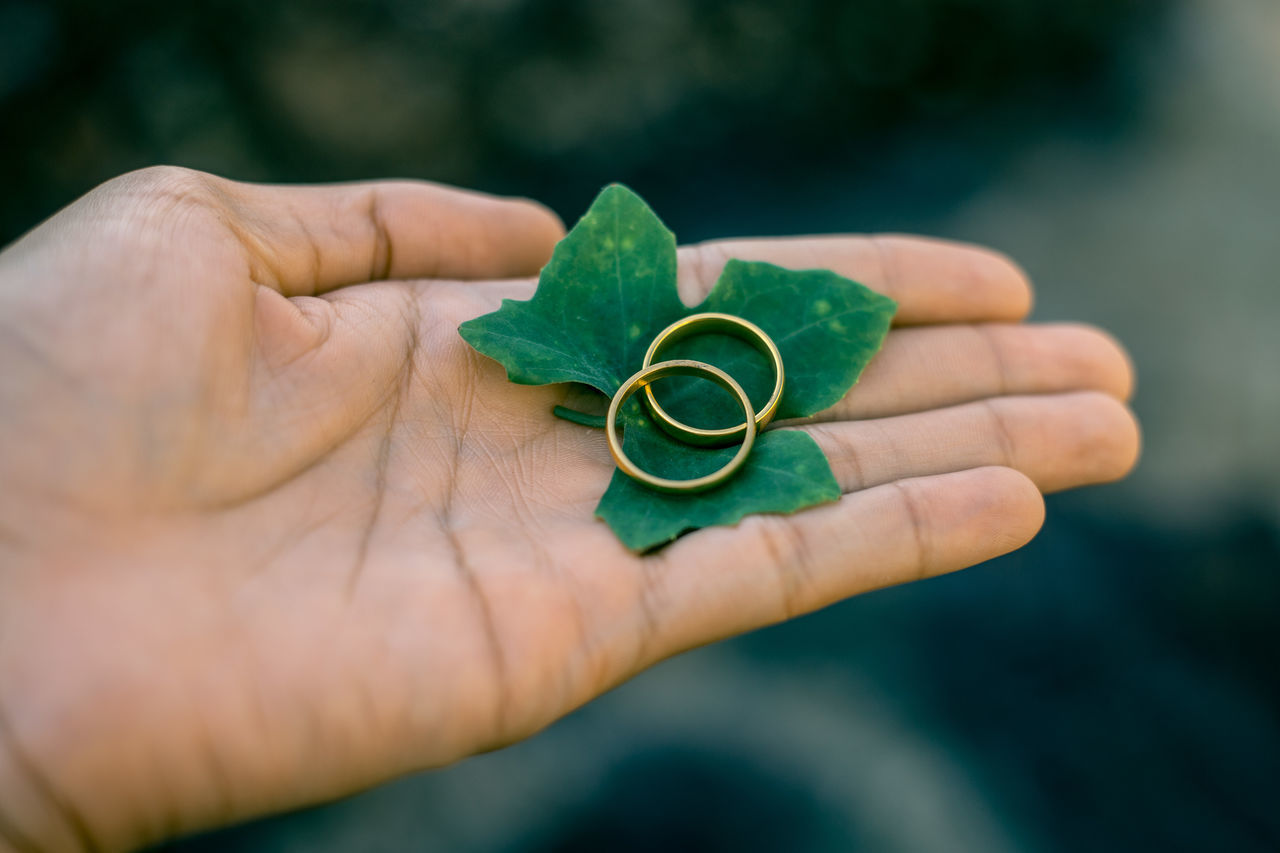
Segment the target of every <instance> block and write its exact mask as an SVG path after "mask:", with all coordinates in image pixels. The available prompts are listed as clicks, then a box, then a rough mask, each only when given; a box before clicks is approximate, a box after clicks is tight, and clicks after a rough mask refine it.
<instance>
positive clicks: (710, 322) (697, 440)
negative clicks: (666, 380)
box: [643, 312, 786, 447]
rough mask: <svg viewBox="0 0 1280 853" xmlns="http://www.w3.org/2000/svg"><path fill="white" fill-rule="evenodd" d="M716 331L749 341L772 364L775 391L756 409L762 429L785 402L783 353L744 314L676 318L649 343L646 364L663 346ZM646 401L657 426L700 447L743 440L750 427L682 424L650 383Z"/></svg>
mask: <svg viewBox="0 0 1280 853" xmlns="http://www.w3.org/2000/svg"><path fill="white" fill-rule="evenodd" d="M715 333H719V334H722V335H730V336H732V337H735V338H739V339H740V340H744V341H746V342H747V343H749V344H751V345H752V346H753V347H755V348H756V349H757V350H758V351H759V352H760V354H761V355H763V356H764V357H765V358H767V359H769V361H770V362H771V363H772V364H773V372H774V376H775V377H776V378H775V380H774V383H773V394H772V395H770V397H769V401H768V402H767V403H765V404H764V407H763V408H762V409H760V411H759V412H756V416H755V427H756V429H757V430H762V429H764V428H765V427H766V426H767V425H768V423H769V421H771V420H773V416H774V415H776V414H777V413H778V404H779V403H780V402H782V388H783V385H784V384H785V383H786V375H785V374H784V372H783V369H782V353H780V352H778V347H777V345H776V344H775V343H774V342H773V339H772V338H770V337H769V336H768V335H767V334H765V332H764V330H763V329H761V328H760V327H759V326H757V325H756V324H755V323H752V322H750V321H748V320H744V319H742V318H741V317H735V316H734V315H732V314H719V313H715V312H707V313H704V314H691V315H690V316H688V317H685V318H683V319H680V320H677V321H675V322H674V323H672V324H671V325H670V326H667V327H666V328H665V329H663V330H662V331H661V332H659V333H658V336H657V337H656V338H654V339H653V343H651V344H649V351H648V352H646V353H645V354H644V365H643V366H644V367H648V366H649V365H650V364H651V363H652V362H653V360H654V359H655V358H657V357H658V354H659V353H660V352H661V351H662V350H663V349H665V348H666V347H668V346H670V345H671V344H674V343H675V342H676V341H682V340H684V339H685V338H688V337H692V336H694V335H705V334H715ZM644 402H645V406H646V407H648V409H649V413H650V414H651V415H653V418H654V420H655V421H657V422H658V426H660V427H662V430H663V432H665V433H667V434H668V435H671V436H673V437H675V438H678V439H680V440H681V441H684V442H686V443H688V444H696V445H698V446H700V447H722V446H724V445H727V444H733V443H734V442H735V441H739V440H741V438H742V436H743V434H744V433H745V432H746V429H747V425H746V423H745V422H744V423H740V424H738V425H737V426H733V427H727V428H725V429H701V428H699V427H692V426H689V425H688V424H685V423H681V422H680V421H678V420H676V419H675V418H673V417H671V415H669V414H667V412H666V410H665V409H663V408H662V406H661V405H659V404H658V398H657V397H655V396H654V393H653V389H652V388H651V387H649V386H648V385H646V386H645V389H644ZM747 420H751V416H750V415H748V416H747Z"/></svg>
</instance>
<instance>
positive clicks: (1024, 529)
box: [972, 466, 1045, 559]
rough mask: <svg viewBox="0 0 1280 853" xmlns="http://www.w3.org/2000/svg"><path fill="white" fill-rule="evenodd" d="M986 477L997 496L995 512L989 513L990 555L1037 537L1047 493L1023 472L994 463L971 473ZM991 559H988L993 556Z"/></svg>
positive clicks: (1041, 523) (997, 554)
mask: <svg viewBox="0 0 1280 853" xmlns="http://www.w3.org/2000/svg"><path fill="white" fill-rule="evenodd" d="M972 473H973V474H974V475H975V476H976V477H979V478H985V479H986V480H987V485H988V486H989V490H990V491H989V494H991V495H993V496H995V498H996V499H995V500H994V501H993V503H994V506H995V511H994V512H992V513H990V514H989V515H988V521H989V522H990V527H989V528H988V529H987V537H988V540H989V541H988V544H987V546H986V551H987V553H989V554H990V555H991V557H990V558H994V557H998V556H1001V555H1004V554H1008V553H1010V552H1012V551H1016V550H1018V549H1019V548H1021V547H1022V546H1024V545H1026V544H1027V543H1028V542H1030V541H1031V540H1032V539H1034V538H1035V537H1036V534H1038V533H1039V532H1040V529H1041V528H1042V527H1043V526H1044V520H1045V505H1044V495H1043V494H1041V492H1040V489H1039V488H1037V487H1036V484H1035V483H1034V482H1033V481H1032V480H1031V478H1030V477H1028V476H1027V475H1026V474H1023V473H1022V472H1021V471H1018V470H1016V469H1013V468H1005V467H1001V466H992V467H989V468H978V469H975V470H974V471H973V472H972ZM990 558H988V559H990Z"/></svg>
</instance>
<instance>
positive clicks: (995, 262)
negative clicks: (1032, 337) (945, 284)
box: [950, 243, 1035, 322]
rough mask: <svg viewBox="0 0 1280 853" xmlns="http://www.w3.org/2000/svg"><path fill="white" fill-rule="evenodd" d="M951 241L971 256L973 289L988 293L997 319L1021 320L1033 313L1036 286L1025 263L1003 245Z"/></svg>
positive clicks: (953, 245)
mask: <svg viewBox="0 0 1280 853" xmlns="http://www.w3.org/2000/svg"><path fill="white" fill-rule="evenodd" d="M950 245H951V246H952V247H953V248H955V249H958V250H959V251H961V252H963V253H965V254H966V255H967V256H968V258H969V268H970V275H971V277H972V279H973V281H971V282H970V286H971V289H972V291H973V292H976V293H981V294H986V295H987V296H988V298H989V299H990V300H991V304H992V308H991V310H992V313H993V314H994V315H995V319H997V320H1004V321H1012V322H1018V321H1021V320H1025V319H1026V318H1027V317H1028V316H1029V315H1030V314H1031V311H1032V309H1033V308H1034V307H1035V288H1034V287H1033V286H1032V284H1031V276H1030V275H1028V274H1027V271H1026V269H1025V268H1024V267H1023V266H1022V265H1021V264H1019V263H1018V262H1017V261H1015V260H1014V259H1013V258H1012V257H1010V256H1009V255H1007V254H1005V253H1004V252H1002V251H1000V250H999V249H991V248H987V247H985V246H978V245H975V244H972V243H951V244H950Z"/></svg>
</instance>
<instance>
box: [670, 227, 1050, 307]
mask: <svg viewBox="0 0 1280 853" xmlns="http://www.w3.org/2000/svg"><path fill="white" fill-rule="evenodd" d="M730 258H739V259H741V260H747V261H768V262H770V263H773V264H777V265H778V266H782V267H789V268H791V269H829V270H832V271H834V272H836V273H839V274H840V275H843V276H846V277H848V278H851V279H853V280H855V281H858V282H861V283H862V284H865V285H866V286H867V287H870V288H871V289H872V290H875V291H878V292H879V293H883V294H884V295H886V296H888V297H890V298H892V299H894V300H895V301H897V303H898V313H897V315H896V316H895V317H894V322H895V323H897V324H899V325H910V324H918V323H959V322H982V321H997V320H1003V321H1016V320H1021V319H1022V318H1023V317H1025V316H1026V315H1027V314H1028V312H1030V310H1031V284H1030V282H1029V281H1028V280H1027V277H1026V275H1025V274H1024V273H1023V272H1022V270H1021V269H1019V268H1018V267H1017V266H1016V265H1015V264H1014V263H1013V262H1012V261H1010V260H1009V259H1008V258H1007V257H1005V256H1004V255H1001V254H999V253H997V252H993V251H991V250H989V249H982V248H979V247H977V246H971V245H967V244H964V243H952V242H947V241H944V240H934V239H927V238H924V237H900V236H841V237H791V238H783V239H755V240H717V241H713V242H709V243H700V244H698V245H694V246H686V247H683V248H682V249H681V250H680V256H679V260H680V276H681V293H682V296H683V297H684V298H685V299H686V300H688V301H690V302H691V303H697V302H699V301H701V299H702V297H704V296H706V294H707V293H708V292H709V291H710V290H711V288H712V287H713V286H714V285H715V283H716V280H717V279H718V278H719V277H720V271H721V270H722V269H724V265H725V262H726V261H728V260H729V259H730Z"/></svg>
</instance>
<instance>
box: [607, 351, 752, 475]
mask: <svg viewBox="0 0 1280 853" xmlns="http://www.w3.org/2000/svg"><path fill="white" fill-rule="evenodd" d="M666 376H700V377H702V378H703V379H709V380H711V381H712V382H714V383H716V384H717V385H719V386H720V387H721V388H723V389H725V390H726V391H728V392H729V393H731V394H733V395H734V396H735V397H737V398H738V403H739V404H740V405H741V406H742V411H743V414H744V415H745V417H746V421H745V426H744V428H743V439H742V446H741V447H739V448H738V452H737V453H736V454H734V456H733V458H732V459H730V460H729V462H728V463H727V464H725V465H724V466H723V467H722V468H720V469H719V470H718V471H713V472H712V473H710V474H707V475H706V476H703V477H695V478H694V479H692V480H668V479H666V478H664V477H657V476H654V475H653V474H650V473H649V472H647V471H643V470H641V469H640V468H638V467H636V464H635V463H634V462H632V461H631V460H630V459H628V458H627V455H626V454H625V453H623V452H622V441H621V440H620V439H619V438H618V412H619V411H620V410H621V409H622V404H623V403H625V402H627V400H628V399H630V397H631V395H632V394H634V393H636V392H637V391H639V390H640V389H641V388H645V389H647V388H648V387H649V385H650V384H652V383H654V382H656V381H658V380H659V379H662V378H663V377H666ZM604 426H605V437H606V438H607V439H608V441H609V453H610V454H612V455H613V461H614V462H615V463H616V464H617V466H618V469H619V470H620V471H622V473H624V474H626V475H627V476H628V477H630V478H631V479H633V480H637V481H639V482H641V483H643V484H644V485H646V486H648V487H649V488H651V489H656V490H657V491H660V492H670V493H681V492H703V491H706V490H707V489H711V488H714V487H716V486H718V485H720V484H721V483H723V482H724V481H725V480H728V479H729V478H730V477H732V476H733V475H734V474H736V473H737V472H738V469H739V468H741V467H742V465H743V463H744V462H746V461H747V455H748V454H750V453H751V446H752V445H753V444H755V441H756V422H755V412H754V411H752V408H751V398H750V397H748V396H747V392H746V391H743V390H742V386H741V385H739V384H738V383H737V382H735V381H734V380H733V377H732V376H730V375H729V374H727V373H725V372H724V371H723V370H721V369H720V368H718V367H716V366H715V365H713V364H706V363H704V362H701V361H688V360H676V361H662V362H659V363H657V364H653V365H647V366H645V367H644V368H642V369H641V370H640V372H638V373H636V374H635V375H634V376H632V377H631V378H630V379H628V380H627V381H626V382H624V383H622V387H621V388H619V389H618V392H617V393H616V394H614V395H613V400H612V401H611V402H610V403H609V414H608V415H607V416H606V417H605V425H604Z"/></svg>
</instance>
